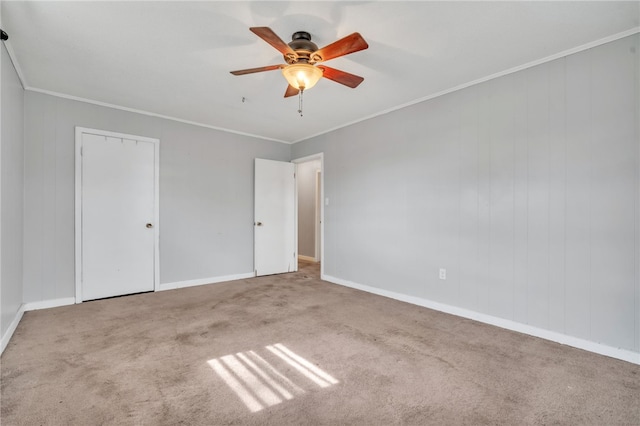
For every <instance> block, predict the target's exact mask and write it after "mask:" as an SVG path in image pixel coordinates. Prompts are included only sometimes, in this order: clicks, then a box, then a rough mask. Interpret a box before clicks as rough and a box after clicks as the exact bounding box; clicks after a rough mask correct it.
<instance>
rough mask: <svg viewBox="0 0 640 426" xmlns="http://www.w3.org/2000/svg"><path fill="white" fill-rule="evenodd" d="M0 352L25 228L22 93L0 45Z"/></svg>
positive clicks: (15, 308)
mask: <svg viewBox="0 0 640 426" xmlns="http://www.w3.org/2000/svg"><path fill="white" fill-rule="evenodd" d="M0 80H1V83H0V84H1V86H2V93H1V96H0V105H1V107H0V110H1V111H0V114H1V118H0V121H1V122H2V126H0V127H1V128H0V131H1V135H0V137H1V139H2V144H0V185H1V186H0V233H1V234H2V238H1V239H0V246H1V247H0V274H1V275H0V338H2V339H1V343H2V345H1V346H0V352H1V351H2V350H3V349H4V346H5V345H6V344H7V343H8V339H9V337H10V336H11V334H12V333H13V327H15V326H16V325H17V321H16V318H18V319H19V312H21V311H20V308H21V305H22V286H23V284H22V283H23V268H22V266H23V259H24V256H23V228H24V223H25V222H24V208H23V205H24V203H23V200H24V198H23V197H24V90H23V88H22V84H21V83H20V79H19V78H18V74H17V73H16V71H15V69H14V67H13V64H12V62H11V59H10V57H9V54H8V52H7V50H6V47H5V46H4V43H0Z"/></svg>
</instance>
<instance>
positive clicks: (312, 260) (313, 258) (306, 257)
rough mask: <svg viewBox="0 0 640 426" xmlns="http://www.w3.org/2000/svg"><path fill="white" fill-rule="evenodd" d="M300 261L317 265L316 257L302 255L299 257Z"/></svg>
mask: <svg viewBox="0 0 640 426" xmlns="http://www.w3.org/2000/svg"><path fill="white" fill-rule="evenodd" d="M298 260H304V261H305V262H313V263H317V261H316V258H315V257H310V256H303V255H301V254H299V255H298Z"/></svg>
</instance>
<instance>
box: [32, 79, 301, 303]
mask: <svg viewBox="0 0 640 426" xmlns="http://www.w3.org/2000/svg"><path fill="white" fill-rule="evenodd" d="M25 103H26V104H25V120H26V123H27V126H26V130H25V176H26V181H25V223H27V224H29V226H27V227H25V235H24V245H25V247H24V301H25V302H34V301H42V300H51V299H58V298H66V297H73V296H74V294H75V284H74V173H75V164H74V143H75V142H74V128H75V126H82V127H89V128H95V129H101V130H109V131H114V132H122V133H127V134H133V135H138V136H148V137H155V138H159V139H160V282H161V283H173V282H179V281H186V280H193V279H205V278H215V277H222V276H227V275H234V274H244V273H249V272H252V271H253V162H254V158H255V157H260V158H267V159H273V160H289V159H290V147H289V145H286V144H281V143H277V142H268V141H264V140H257V139H253V138H250V137H245V136H240V135H234V134H230V133H224V132H219V131H216V130H212V129H207V128H201V127H196V126H192V125H187V124H182V123H179V122H175V121H170V120H164V119H160V118H157V117H150V116H146V115H141V114H136V113H131V112H126V111H120V110H115V109H112V108H106V107H100V106H96V105H91V104H86V103H82V102H77V101H73V100H68V99H62V98H58V97H53V96H48V95H44V94H41V93H36V92H31V91H27V92H26V93H25Z"/></svg>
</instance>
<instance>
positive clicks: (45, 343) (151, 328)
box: [1, 265, 640, 426]
mask: <svg viewBox="0 0 640 426" xmlns="http://www.w3.org/2000/svg"><path fill="white" fill-rule="evenodd" d="M317 273H318V271H317V267H316V266H315V265H313V266H312V265H306V266H304V268H302V269H301V271H300V272H298V273H293V274H287V275H282V276H271V277H263V278H258V279H248V280H242V281H235V282H229V283H222V284H214V285H207V286H200V287H192V288H188V289H181V290H175V291H166V292H159V293H148V294H141V295H135V296H128V297H121V298H115V299H109V300H102V301H95V302H88V303H83V304H81V305H76V306H68V307H61V308H55V309H48V310H42V311H33V312H27V313H26V314H25V315H24V317H23V319H22V322H21V323H20V325H19V326H18V329H17V330H16V333H15V335H14V336H13V338H12V340H11V342H10V343H9V345H8V347H7V349H6V350H5V352H4V354H3V355H2V359H1V361H2V366H1V368H2V400H1V402H2V407H1V408H2V411H1V420H2V425H3V426H5V425H6V426H8V425H22V424H24V425H100V424H131V425H134V424H135V425H178V424H185V425H225V424H234V425H239V424H255V425H264V424H273V425H303V424H326V425H337V424H344V425H347V424H349V425H351V424H353V425H391V424H407V425H428V424H438V425H454V424H470V425H482V424H509V425H521V424H546V425H550V424H567V425H585V424H587V425H588V424H591V425H616V424H620V425H631V424H640V366H637V365H633V364H630V363H626V362H623V361H618V360H615V359H611V358H607V357H603V356H599V355H595V354H592V353H588V352H585V351H581V350H578V349H573V348H570V347H566V346H562V345H559V344H555V343H551V342H548V341H545V340H541V339H537V338H533V337H529V336H525V335H522V334H518V333H514V332H510V331H505V330H502V329H499V328H496V327H492V326H488V325H484V324H480V323H476V322H473V321H470V320H465V319H461V318H457V317H454V316H450V315H446V314H442V313H438V312H434V311H431V310H428V309H424V308H420V307H416V306H412V305H408V304H405V303H401V302H397V301H394V300H391V299H386V298H383V297H379V296H374V295H370V294H367V293H363V292H359V291H356V290H352V289H349V288H344V287H340V286H337V285H333V284H329V283H326V282H322V281H320V280H319V279H317V278H316V277H317Z"/></svg>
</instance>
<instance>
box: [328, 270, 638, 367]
mask: <svg viewBox="0 0 640 426" xmlns="http://www.w3.org/2000/svg"><path fill="white" fill-rule="evenodd" d="M322 279H323V280H325V281H329V282H331V283H334V284H338V285H342V286H345V287H350V288H354V289H357V290H362V291H366V292H367V293H373V294H377V295H379V296H384V297H388V298H391V299H395V300H399V301H401V302H407V303H411V304H412V305H418V306H422V307H425V308H429V309H433V310H435V311H440V312H445V313H447V314H452V315H456V316H459V317H463V318H468V319H472V320H474V321H479V322H482V323H485V324H490V325H495V326H497V327H501V328H505V329H507V330H512V331H517V332H519V333H524V334H528V335H530V336H535V337H540V338H542V339H546V340H550V341H552V342H556V343H561V344H563V345H567V346H572V347H574V348H578V349H583V350H585V351H589V352H594V353H597V354H600V355H605V356H608V357H611V358H616V359H620V360H623V361H627V362H630V363H633V364H638V365H640V353H637V352H633V351H629V350H626V349H620V348H614V347H612V346H607V345H603V344H600V343H596V342H592V341H589V340H585V339H581V338H578V337H573V336H568V335H566V334H562V333H558V332H555V331H550V330H545V329H542V328H538V327H534V326H530V325H527V324H522V323H519V322H515V321H511V320H507V319H503V318H498V317H494V316H492V315H487V314H481V313H479V312H475V311H471V310H468V309H464V308H458V307H456V306H451V305H447V304H444V303H439V302H434V301H431V300H428V299H423V298H421V297H416V296H409V295H406V294H402V293H396V292H394V291H389V290H383V289H380V288H376V287H371V286H368V285H363V284H358V283H354V282H351V281H347V280H343V279H341V278H336V277H332V276H330V275H323V276H322Z"/></svg>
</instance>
